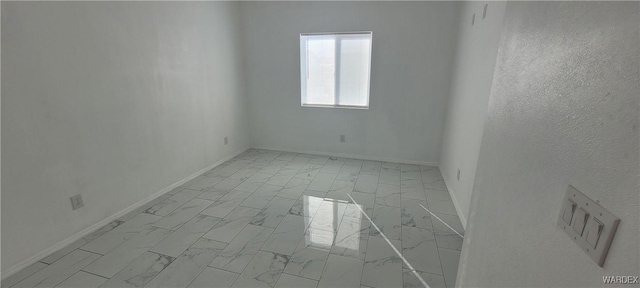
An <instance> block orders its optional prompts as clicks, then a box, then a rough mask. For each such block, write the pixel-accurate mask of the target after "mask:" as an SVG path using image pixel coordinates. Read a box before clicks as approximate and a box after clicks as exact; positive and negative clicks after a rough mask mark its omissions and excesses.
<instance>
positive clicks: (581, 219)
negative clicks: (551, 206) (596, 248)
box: [573, 208, 589, 236]
mask: <svg viewBox="0 0 640 288" xmlns="http://www.w3.org/2000/svg"><path fill="white" fill-rule="evenodd" d="M575 217H576V220H574V221H573V230H574V231H576V232H578V235H580V236H582V231H584V224H585V223H586V222H587V217H589V213H587V211H585V210H584V209H582V208H580V209H578V210H577V211H576V216H575Z"/></svg>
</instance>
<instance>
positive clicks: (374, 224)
mask: <svg viewBox="0 0 640 288" xmlns="http://www.w3.org/2000/svg"><path fill="white" fill-rule="evenodd" d="M347 195H348V196H349V198H350V199H351V201H353V203H355V204H356V205H357V207H358V208H359V209H360V212H361V213H362V214H363V215H364V216H365V217H366V218H367V219H368V220H369V222H370V223H371V225H372V226H373V227H374V228H375V229H376V230H378V232H379V233H380V235H381V236H382V238H383V239H384V240H385V241H386V242H387V244H388V245H389V246H390V247H391V249H393V251H394V252H395V253H396V255H398V256H399V257H400V259H402V262H404V264H406V266H407V268H409V270H411V272H412V273H413V274H414V275H415V276H416V277H417V278H418V280H419V281H420V282H421V283H422V285H423V286H424V287H425V288H430V286H429V285H428V284H427V282H426V281H424V279H423V278H422V276H420V275H419V274H418V273H417V272H416V270H415V269H414V268H413V265H411V263H409V261H408V260H407V259H406V258H405V257H404V256H403V255H402V253H401V252H400V251H398V249H397V248H396V247H395V246H394V245H393V243H391V241H390V240H389V238H388V237H387V236H386V235H385V234H384V233H383V232H382V230H380V228H378V225H376V223H375V222H373V220H371V217H369V215H367V213H366V212H365V211H364V210H362V208H360V206H359V205H358V203H357V202H356V201H355V200H354V199H353V198H352V197H351V195H350V194H347ZM401 229H402V227H401ZM401 233H402V230H401ZM370 237H371V235H370ZM374 237H375V236H374ZM400 245H402V241H400ZM368 249H369V247H368V244H367V250H368ZM401 249H402V246H401ZM439 258H440V256H439V255H438V260H440V259H439ZM365 259H366V258H365ZM364 262H365V261H364V260H363V265H364ZM440 263H442V262H440ZM440 266H442V264H440ZM363 269H364V268H363ZM363 272H364V271H363ZM443 275H444V274H443ZM362 277H364V273H363V275H362ZM360 283H361V284H362V278H361V279H360Z"/></svg>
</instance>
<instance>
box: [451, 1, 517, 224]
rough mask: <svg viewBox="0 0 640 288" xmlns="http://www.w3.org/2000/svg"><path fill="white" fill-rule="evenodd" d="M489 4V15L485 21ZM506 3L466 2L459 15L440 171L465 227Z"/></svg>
mask: <svg viewBox="0 0 640 288" xmlns="http://www.w3.org/2000/svg"><path fill="white" fill-rule="evenodd" d="M485 5H487V13H486V17H484V19H483V14H484V7H485ZM506 5H507V3H506V2H475V1H474V2H464V3H462V5H461V6H462V7H461V8H460V9H461V11H460V16H459V18H458V21H459V23H458V25H459V27H458V29H459V30H458V41H457V52H456V57H455V64H454V68H453V69H454V70H453V74H452V80H451V92H450V96H449V104H448V108H447V113H446V121H445V124H444V131H443V135H442V149H441V152H440V171H441V172H442V176H443V177H444V180H445V182H446V183H447V187H448V188H449V193H451V196H452V197H451V198H452V199H453V201H454V203H455V204H456V205H455V206H456V209H457V210H458V215H459V216H460V220H462V223H463V224H464V225H466V219H467V216H468V214H469V204H470V203H471V192H472V191H473V182H474V180H475V176H476V165H477V163H478V153H480V143H481V142H482V131H483V129H484V120H485V116H486V112H487V103H489V93H490V92H491V80H492V79H493V68H494V67H495V63H496V57H497V54H498V44H499V43H500V31H501V29H502V20H503V19H504V10H505V7H506ZM474 14H475V21H473V22H474V24H473V25H472V24H471V22H472V18H473V15H474ZM458 169H460V180H458Z"/></svg>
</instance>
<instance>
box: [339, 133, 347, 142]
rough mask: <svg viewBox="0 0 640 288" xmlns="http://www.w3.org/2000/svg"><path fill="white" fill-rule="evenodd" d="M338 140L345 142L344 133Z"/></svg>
mask: <svg viewBox="0 0 640 288" xmlns="http://www.w3.org/2000/svg"><path fill="white" fill-rule="evenodd" d="M340 142H342V143H344V142H347V140H346V136H345V135H344V134H341V135H340Z"/></svg>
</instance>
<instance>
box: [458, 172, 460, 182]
mask: <svg viewBox="0 0 640 288" xmlns="http://www.w3.org/2000/svg"><path fill="white" fill-rule="evenodd" d="M458 181H460V169H458Z"/></svg>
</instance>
